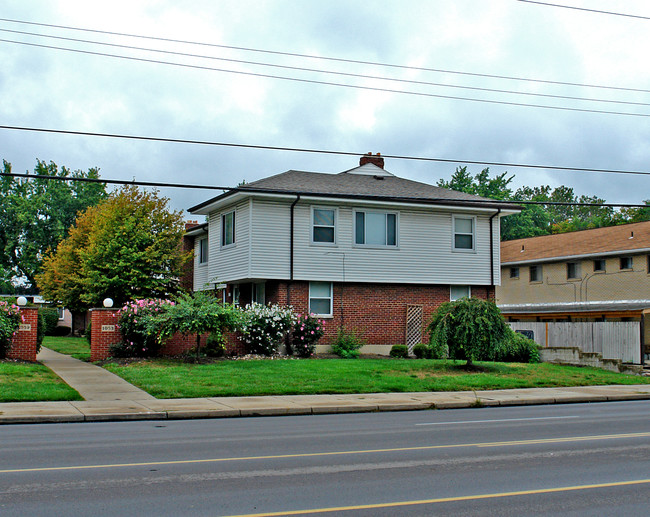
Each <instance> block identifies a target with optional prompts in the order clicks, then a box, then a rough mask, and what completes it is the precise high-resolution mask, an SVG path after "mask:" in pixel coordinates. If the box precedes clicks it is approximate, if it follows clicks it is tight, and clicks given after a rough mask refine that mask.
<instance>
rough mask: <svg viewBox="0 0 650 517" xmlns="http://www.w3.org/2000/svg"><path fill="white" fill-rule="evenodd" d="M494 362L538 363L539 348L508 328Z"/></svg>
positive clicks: (533, 342) (531, 341)
mask: <svg viewBox="0 0 650 517" xmlns="http://www.w3.org/2000/svg"><path fill="white" fill-rule="evenodd" d="M494 360H495V361H500V362H504V363H505V362H511V363H539V361H540V356H539V346H538V345H537V343H535V341H533V340H532V339H528V338H527V337H526V336H524V335H523V334H520V333H519V332H515V331H514V330H512V329H510V328H509V329H508V332H507V335H506V338H505V340H504V342H503V346H502V347H501V349H500V350H499V352H498V353H497V355H496V357H495V358H494Z"/></svg>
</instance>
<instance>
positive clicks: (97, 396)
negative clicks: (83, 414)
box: [36, 347, 156, 401]
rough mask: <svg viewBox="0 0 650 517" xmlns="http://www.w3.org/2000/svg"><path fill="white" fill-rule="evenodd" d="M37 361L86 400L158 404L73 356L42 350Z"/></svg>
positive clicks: (106, 372) (109, 373)
mask: <svg viewBox="0 0 650 517" xmlns="http://www.w3.org/2000/svg"><path fill="white" fill-rule="evenodd" d="M36 358H37V359H38V361H39V362H40V363H42V364H44V365H45V366H47V367H48V368H49V369H50V370H52V371H53V372H54V373H56V374H57V375H58V376H59V377H61V378H62V379H63V380H64V381H65V383H66V384H68V385H69V386H70V387H71V388H74V389H75V390H77V392H78V393H79V395H81V396H82V397H83V398H84V399H85V400H106V401H108V400H140V401H143V400H156V398H155V397H153V396H152V395H149V394H148V393H147V392H146V391H142V390H141V389H140V388H136V387H135V386H133V384H129V383H128V382H126V381H125V380H124V379H122V378H121V377H118V376H117V375H115V374H113V373H111V372H109V371H108V370H104V368H100V367H99V366H95V365H94V364H91V363H86V362H84V361H80V360H79V359H75V358H74V357H70V356H69V355H65V354H60V353H59V352H55V351H54V350H50V349H49V348H45V347H42V348H41V351H40V352H39V353H38V355H37V356H36Z"/></svg>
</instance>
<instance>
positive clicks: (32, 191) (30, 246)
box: [0, 160, 107, 288]
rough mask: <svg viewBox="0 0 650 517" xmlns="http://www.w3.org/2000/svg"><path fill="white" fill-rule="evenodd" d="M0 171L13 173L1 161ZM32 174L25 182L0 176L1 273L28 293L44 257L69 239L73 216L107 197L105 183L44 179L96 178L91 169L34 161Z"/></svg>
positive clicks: (8, 165)
mask: <svg viewBox="0 0 650 517" xmlns="http://www.w3.org/2000/svg"><path fill="white" fill-rule="evenodd" d="M2 172H3V173H4V174H10V173H11V164H10V163H8V162H7V161H5V160H3V169H2ZM33 174H34V176H35V177H34V178H28V179H19V178H15V177H11V176H6V175H3V176H1V177H0V219H1V220H0V269H2V270H4V271H5V272H6V271H8V272H10V274H11V276H12V277H17V278H22V277H25V278H26V279H27V282H28V283H29V285H30V286H31V287H32V288H33V287H34V285H35V279H36V275H37V274H39V273H40V271H41V266H42V260H43V257H44V256H45V254H46V253H47V251H48V250H50V249H54V248H55V247H56V246H57V244H58V243H59V242H60V241H61V240H62V239H63V238H64V237H66V236H67V232H68V230H69V228H70V227H71V226H72V223H73V222H74V220H75V217H76V216H77V213H78V212H80V211H83V210H85V209H86V208H87V207H89V206H94V205H96V204H97V203H98V202H99V201H100V200H102V199H104V198H106V196H107V194H106V185H105V184H104V183H99V182H82V181H64V180H62V179H48V178H70V180H72V179H99V170H98V169H95V168H93V169H89V170H88V171H87V172H84V171H74V172H71V171H70V169H67V168H66V167H61V168H60V169H59V167H57V165H56V164H55V163H54V162H50V163H49V164H48V163H45V162H43V161H40V160H38V161H37V163H36V166H35V167H34V171H33ZM36 176H45V178H37V177H36Z"/></svg>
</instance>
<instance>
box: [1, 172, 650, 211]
mask: <svg viewBox="0 0 650 517" xmlns="http://www.w3.org/2000/svg"><path fill="white" fill-rule="evenodd" d="M0 177H8V178H26V179H30V180H32V179H40V180H48V181H50V180H51V181H80V182H86V183H104V184H111V185H134V186H138V187H155V188H184V189H197V190H223V191H230V192H252V193H274V194H288V195H296V194H298V193H300V194H304V195H307V196H322V197H345V196H344V195H342V194H332V193H331V192H304V191H297V190H296V191H292V190H277V189H268V188H255V187H249V186H246V185H244V186H237V187H224V186H215V185H186V184H182V183H168V182H162V181H135V180H133V181H129V180H114V179H103V178H83V177H75V176H48V175H41V174H28V173H16V172H0ZM347 197H351V198H364V199H366V198H373V199H374V198H376V199H382V198H386V196H373V195H367V196H361V195H356V194H355V195H350V196H347ZM390 199H391V200H400V201H404V202H423V201H426V202H436V203H445V204H453V203H454V201H457V202H458V203H469V204H476V205H508V206H511V207H512V206H514V205H545V206H576V207H592V208H596V207H599V208H617V207H618V208H648V207H649V205H646V204H634V203H580V202H570V201H519V200H515V199H513V200H500V199H458V200H451V199H449V198H439V199H436V198H410V197H409V198H401V197H395V196H391V197H390Z"/></svg>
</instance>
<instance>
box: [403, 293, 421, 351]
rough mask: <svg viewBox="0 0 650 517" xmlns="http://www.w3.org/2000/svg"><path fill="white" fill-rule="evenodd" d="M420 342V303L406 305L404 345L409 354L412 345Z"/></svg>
mask: <svg viewBox="0 0 650 517" xmlns="http://www.w3.org/2000/svg"><path fill="white" fill-rule="evenodd" d="M419 343H422V305H407V306H406V346H407V347H408V350H409V354H410V353H412V352H413V347H414V346H415V345H417V344H419Z"/></svg>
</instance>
